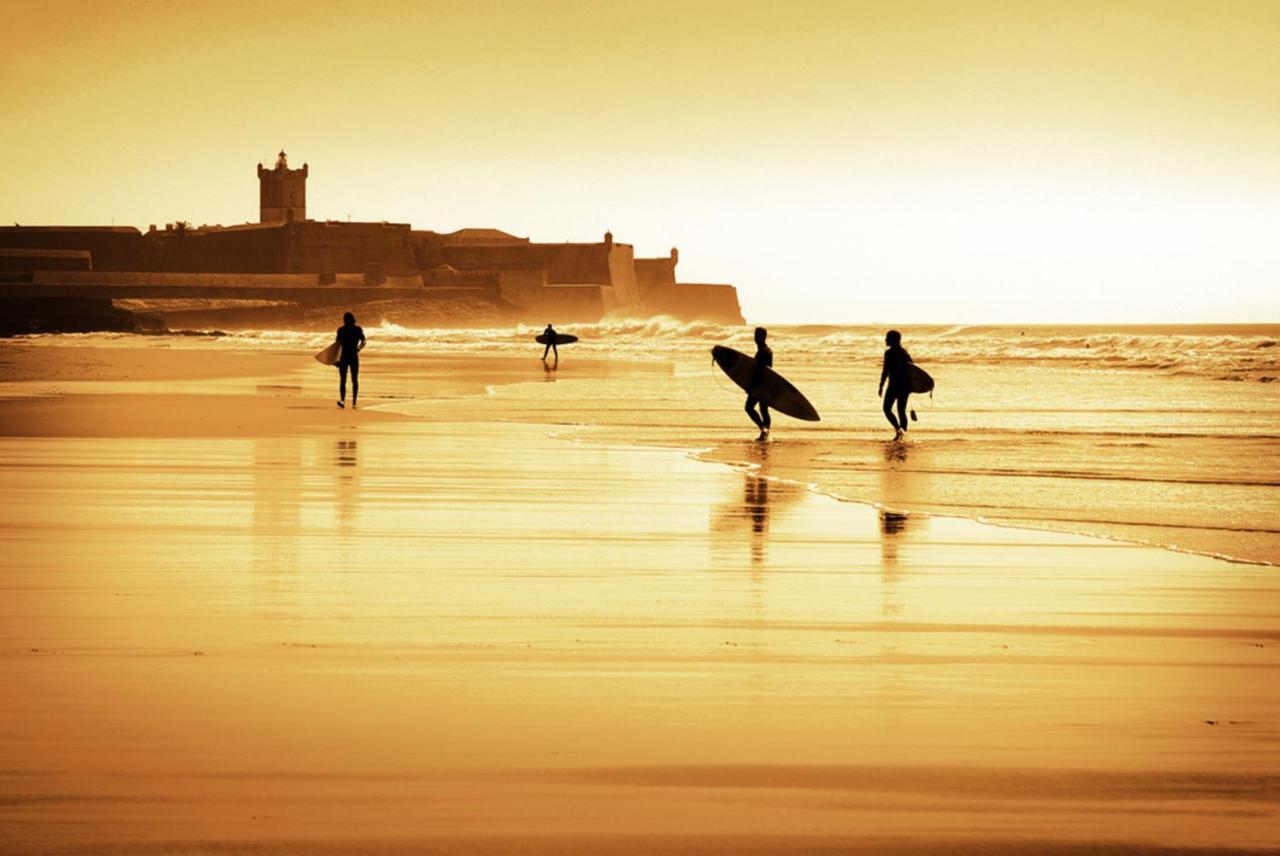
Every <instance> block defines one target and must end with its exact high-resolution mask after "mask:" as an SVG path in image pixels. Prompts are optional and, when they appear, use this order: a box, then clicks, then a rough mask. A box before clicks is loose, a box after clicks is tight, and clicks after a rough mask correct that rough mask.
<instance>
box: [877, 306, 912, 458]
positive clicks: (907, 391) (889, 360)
mask: <svg viewBox="0 0 1280 856" xmlns="http://www.w3.org/2000/svg"><path fill="white" fill-rule="evenodd" d="M884 343H885V344H886V345H888V346H889V348H888V350H886V351H885V352H884V368H883V369H882V370H881V371H880V392H879V393H877V395H883V396H884V415H885V418H886V419H888V420H889V424H890V425H892V426H893V430H894V434H893V439H894V440H901V439H902V435H903V433H905V432H906V430H907V399H908V398H909V397H910V395H911V355H910V354H908V353H907V349H906V348H904V347H902V334H901V333H899V332H898V331H897V330H890V331H889V332H888V333H886V334H885V336H884ZM886 380H887V381H888V382H889V391H888V392H887V393H886V392H885V391H884V383H885V381H886ZM895 405H896V406H897V410H898V415H897V416H894V415H893V411H894V407H895Z"/></svg>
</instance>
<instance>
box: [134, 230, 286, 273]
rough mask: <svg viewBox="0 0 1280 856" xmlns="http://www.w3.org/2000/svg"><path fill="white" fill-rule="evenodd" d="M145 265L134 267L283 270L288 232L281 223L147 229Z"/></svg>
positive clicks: (169, 269) (233, 270)
mask: <svg viewBox="0 0 1280 856" xmlns="http://www.w3.org/2000/svg"><path fill="white" fill-rule="evenodd" d="M143 243H144V244H145V246H146V249H147V258H146V262H145V265H144V266H142V267H140V268H135V270H152V271H169V272H178V271H182V272H190V273H201V272H208V273H244V274H263V273H281V274H282V273H285V272H287V271H288V264H289V234H288V231H287V229H286V228H285V227H284V226H283V225H281V226H275V227H266V228H254V229H226V230H222V229H217V230H209V231H204V230H201V229H191V230H186V231H183V232H179V231H177V230H168V229H166V230H164V231H155V232H148V233H147V234H146V236H145V237H144V238H143Z"/></svg>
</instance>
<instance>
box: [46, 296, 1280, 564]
mask: <svg viewBox="0 0 1280 856" xmlns="http://www.w3.org/2000/svg"><path fill="white" fill-rule="evenodd" d="M335 326H336V325H335ZM365 329H366V333H367V335H368V339H369V346H368V348H367V350H366V351H365V354H364V356H363V359H362V375H361V383H362V400H363V402H364V403H365V405H366V406H373V407H381V408H386V409H391V410H396V411H400V412H404V413H410V414H414V415H417V416H421V417H423V418H430V419H442V418H462V419H494V420H519V421H534V422H539V423H545V424H547V425H549V426H551V428H550V429H549V430H551V431H552V433H555V434H556V435H557V436H560V437H564V438H565V439H567V440H574V441H580V442H607V443H623V444H635V445H663V446H674V447H681V448H685V449H687V450H688V451H689V454H691V455H694V456H697V457H700V458H703V459H706V460H714V461H719V462H723V463H725V464H729V465H733V466H738V467H742V468H745V469H750V470H752V471H755V472H757V473H758V474H760V475H762V476H764V477H767V478H770V479H778V480H786V481H791V482H796V483H799V484H803V485H805V486H806V487H807V488H809V489H811V490H815V491H820V492H822V493H825V494H828V495H831V496H834V497H837V498H840V499H843V500H847V501H850V502H857V503H867V504H871V505H874V506H877V507H879V508H881V509H883V510H885V511H886V512H889V511H891V512H893V513H894V514H897V515H935V516H936V515H946V516H956V517H967V518H973V519H978V520H983V521H987V522H990V523H993V524H998V525H1002V526H1015V527H1027V528H1034V529H1045V530H1055V531H1064V532H1072V533H1082V534H1088V535H1092V536H1096V537H1101V538H1109V539H1115V540H1119V541H1129V542H1139V543H1146V544H1151V545H1155V546H1158V547H1161V548H1166V549H1172V550H1182V551H1189V552H1194V553H1202V554H1207V555H1212V556H1217V557H1220V558H1223V559H1227V560H1230V561H1238V562H1254V563H1266V564H1276V563H1277V562H1280V345H1278V344H1277V343H1278V342H1280V325H1278V324H1258V325H1200V326H1150V325H1148V326H1141V325H1134V326H1105V327H1104V326H1045V325H1040V326H974V325H957V326H946V325H935V326H912V325H902V326H900V327H899V328H898V329H900V330H901V332H902V335H903V345H904V346H905V347H906V348H907V350H908V351H909V352H910V353H911V355H912V357H913V358H914V360H915V362H916V363H917V364H918V365H920V366H921V367H923V368H925V369H926V370H927V371H929V372H930V373H931V374H932V375H933V377H934V379H935V381H936V387H935V389H934V391H933V393H932V394H930V395H915V396H913V397H912V399H911V402H910V407H911V409H912V410H914V411H915V414H916V416H917V417H918V418H917V420H916V421H914V422H913V423H912V424H911V429H910V431H909V433H908V435H907V439H906V441H905V442H893V441H892V436H893V431H892V429H891V427H890V426H889V424H888V423H887V421H886V420H885V418H884V415H883V413H882V412H881V404H880V401H879V398H878V396H877V389H876V387H877V383H878V380H879V373H880V366H881V359H882V353H883V350H884V333H885V328H884V327H883V326H859V325H769V342H770V345H771V346H772V348H773V350H774V368H775V369H776V370H777V371H778V372H779V373H781V374H782V375H783V376H784V377H786V378H787V379H788V380H790V381H791V382H792V383H793V384H795V385H796V386H797V387H799V388H800V389H801V390H802V391H803V392H804V393H805V395H806V396H807V397H808V398H809V399H810V401H811V402H812V403H813V404H814V405H815V407H816V408H817V410H818V411H819V413H820V414H821V416H822V419H821V421H820V422H816V423H809V422H798V421H795V420H792V419H790V418H788V417H786V416H783V415H777V416H776V417H775V419H774V428H773V432H772V436H771V438H770V440H769V441H768V442H766V443H760V442H757V440H756V430H755V428H754V426H753V425H752V424H751V423H750V421H749V420H748V419H747V417H746V415H745V414H744V413H743V411H742V404H743V398H744V396H743V394H742V393H741V391H740V390H738V389H737V388H736V387H734V386H733V385H732V383H731V382H730V381H729V380H728V379H727V378H726V377H725V376H724V375H723V374H721V373H720V372H719V370H718V369H716V368H715V366H714V364H713V363H712V362H711V359H710V349H711V346H712V345H716V344H723V345H728V346H730V347H734V348H737V349H739V350H742V351H745V352H747V353H752V352H753V351H754V345H753V343H752V332H753V328H752V327H750V326H724V325H718V324H711V323H681V322H678V321H674V320H672V319H667V318H655V319H641V320H637V319H628V318H618V319H613V320H606V321H604V322H601V323H597V324H565V325H558V326H557V330H558V331H560V332H564V333H572V334H575V335H577V336H578V337H579V339H580V341H579V342H577V343H575V344H573V345H568V346H563V347H562V348H561V349H560V361H559V364H558V365H553V364H548V365H544V364H543V363H542V361H541V359H540V357H541V354H542V347H541V346H540V345H537V344H535V343H534V342H533V337H534V336H535V335H536V334H537V333H539V332H541V325H538V326H536V327H535V326H523V325H512V326H507V327H488V328H482V329H465V328H448V329H415V328H408V327H401V326H398V325H394V324H385V323H384V324H382V325H379V326H376V327H366V328H365ZM331 336H332V334H331V333H325V332H319V333H317V332H308V333H303V332H296V331H281V330H245V331H238V332H228V333H216V334H210V333H202V334H198V335H191V334H188V335H159V336H154V335H153V336H132V335H126V334H107V333H96V334H80V335H65V334H63V335H56V336H55V335H49V336H32V337H25V338H26V340H27V341H31V342H34V343H41V344H47V345H50V346H67V347H76V346H118V345H130V346H142V347H148V348H215V349H251V350H280V351H282V352H297V353H298V354H299V357H300V368H299V371H300V372H304V373H306V374H307V376H308V377H310V376H312V375H314V374H315V373H317V372H323V371H331V369H326V368H325V367H322V366H319V365H318V364H316V363H314V361H309V360H304V359H302V358H303V357H306V356H307V354H309V353H310V352H311V351H313V350H318V349H319V348H320V347H322V346H324V345H325V344H327V342H328V341H329V340H330V338H331ZM472 356H488V357H495V356H501V357H516V358H518V359H520V360H527V366H528V371H527V373H526V374H524V375H521V374H519V373H517V374H515V375H514V376H513V375H510V374H504V375H503V376H502V377H497V376H495V377H494V379H493V382H492V383H484V382H481V383H479V384H478V386H477V389H476V394H475V396H474V397H473V398H472V399H471V400H469V401H467V402H465V403H463V404H462V405H459V403H458V402H456V401H453V402H448V403H445V402H441V401H438V400H437V399H436V398H435V397H434V396H433V394H432V389H431V387H430V385H428V384H423V385H422V386H421V387H415V385H414V381H413V380H412V378H413V374H412V372H409V373H407V374H406V373H405V372H404V371H403V369H404V367H405V366H412V365H414V364H415V363H421V364H423V365H426V364H428V363H429V362H430V361H432V360H442V361H448V364H449V365H464V364H465V359H466V358H467V357H472ZM380 361H381V364H382V365H384V366H385V367H386V371H384V372H383V376H382V378H380V368H379V366H380ZM520 365H522V366H523V365H526V363H524V362H522V363H520ZM393 366H394V367H396V368H395V370H392V367H393ZM393 376H394V377H396V378H397V380H395V381H394V382H393V381H392V377H393ZM480 380H481V381H483V380H484V378H480Z"/></svg>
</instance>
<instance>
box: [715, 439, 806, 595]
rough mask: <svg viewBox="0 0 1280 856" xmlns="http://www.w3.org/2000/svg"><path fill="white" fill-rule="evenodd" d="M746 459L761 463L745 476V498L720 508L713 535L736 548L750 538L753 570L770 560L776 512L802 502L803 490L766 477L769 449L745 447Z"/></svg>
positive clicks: (743, 492)
mask: <svg viewBox="0 0 1280 856" xmlns="http://www.w3.org/2000/svg"><path fill="white" fill-rule="evenodd" d="M746 445H747V447H748V448H749V449H750V452H749V454H748V455H747V457H748V458H749V459H753V460H754V461H756V462H758V464H759V467H758V469H756V470H754V471H751V472H746V473H743V482H742V496H741V498H740V499H735V500H733V501H730V502H726V503H724V504H722V505H721V506H719V507H718V508H717V509H716V511H715V512H714V514H713V516H712V522H711V529H712V532H713V534H718V535H723V536H726V537H725V538H723V539H717V540H719V541H722V542H727V543H731V544H734V545H738V544H741V543H742V542H743V538H742V536H743V535H744V534H745V535H747V538H746V543H747V544H748V547H749V550H750V552H749V555H750V558H751V566H752V568H753V569H757V570H758V569H759V568H761V567H763V566H764V564H765V562H766V561H767V560H768V543H769V529H770V524H771V523H772V522H774V521H775V519H776V513H777V511H778V510H779V509H780V508H782V507H784V506H786V505H788V504H790V503H792V502H794V501H795V500H797V499H799V498H800V497H801V496H803V494H804V489H803V488H802V487H800V486H799V485H795V484H791V483H790V482H780V481H774V480H772V479H770V478H768V477H767V475H766V473H767V470H768V467H767V463H768V458H769V451H768V446H767V445H762V444H758V443H750V444H746Z"/></svg>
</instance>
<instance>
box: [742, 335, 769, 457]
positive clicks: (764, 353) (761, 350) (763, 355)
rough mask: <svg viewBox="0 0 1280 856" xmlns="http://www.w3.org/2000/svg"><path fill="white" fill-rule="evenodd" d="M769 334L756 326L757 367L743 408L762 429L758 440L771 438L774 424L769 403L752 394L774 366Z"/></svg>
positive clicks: (748, 386)
mask: <svg viewBox="0 0 1280 856" xmlns="http://www.w3.org/2000/svg"><path fill="white" fill-rule="evenodd" d="M768 336H769V331H768V330H766V329H765V328H763V327H757V328H756V367H755V372H754V373H753V374H752V375H751V383H749V384H748V385H747V403H746V405H744V407H743V409H744V410H746V411H747V415H748V416H750V417H751V421H752V422H754V423H755V424H756V427H757V428H759V429H760V436H759V437H757V438H756V439H757V440H767V439H769V426H770V425H771V424H772V422H771V420H770V419H769V405H767V404H765V403H764V402H763V401H761V400H760V399H758V398H756V397H755V395H753V394H752V390H754V389H756V388H757V386H758V385H759V384H760V380H761V379H762V378H763V377H764V370H765V369H766V368H770V367H772V366H773V351H772V350H771V349H770V348H769V346H768V345H766V344H765V339H766V338H767V337H768ZM757 404H759V405H760V412H759V413H756V405H757Z"/></svg>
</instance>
